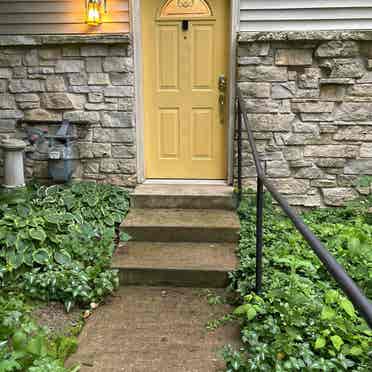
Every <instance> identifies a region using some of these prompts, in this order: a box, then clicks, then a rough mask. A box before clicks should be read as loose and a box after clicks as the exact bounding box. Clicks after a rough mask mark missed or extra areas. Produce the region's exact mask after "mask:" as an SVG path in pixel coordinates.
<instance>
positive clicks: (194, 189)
mask: <svg viewBox="0 0 372 372" xmlns="http://www.w3.org/2000/svg"><path fill="white" fill-rule="evenodd" d="M131 204H132V206H133V207H134V208H152V209H166V208H175V209H228V210H232V209H234V208H235V201H234V197H233V188H232V187H231V186H227V185H151V184H148V185H146V184H145V185H139V186H137V187H136V189H135V191H134V193H133V194H132V195H131Z"/></svg>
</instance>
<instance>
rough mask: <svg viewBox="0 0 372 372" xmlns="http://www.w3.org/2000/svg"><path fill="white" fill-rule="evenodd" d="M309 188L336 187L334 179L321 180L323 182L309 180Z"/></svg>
mask: <svg viewBox="0 0 372 372" xmlns="http://www.w3.org/2000/svg"><path fill="white" fill-rule="evenodd" d="M310 186H311V187H320V188H323V187H337V181H336V180H335V179H332V180H328V179H323V180H311V181H310Z"/></svg>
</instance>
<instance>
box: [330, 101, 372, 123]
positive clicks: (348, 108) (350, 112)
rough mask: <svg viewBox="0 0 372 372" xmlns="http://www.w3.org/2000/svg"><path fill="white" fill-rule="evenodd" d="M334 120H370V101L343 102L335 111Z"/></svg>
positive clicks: (371, 116) (371, 109) (371, 111)
mask: <svg viewBox="0 0 372 372" xmlns="http://www.w3.org/2000/svg"><path fill="white" fill-rule="evenodd" d="M335 119H336V120H340V121H346V122H354V121H372V102H344V103H343V104H342V105H340V106H339V107H338V109H337V111H336V115H335Z"/></svg>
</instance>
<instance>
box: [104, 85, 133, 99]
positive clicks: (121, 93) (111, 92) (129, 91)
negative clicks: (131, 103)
mask: <svg viewBox="0 0 372 372" xmlns="http://www.w3.org/2000/svg"><path fill="white" fill-rule="evenodd" d="M133 93H134V92H133V87H132V86H127V87H118V86H116V87H114V86H112V87H111V86H110V87H107V88H105V90H104V95H105V97H132V96H133Z"/></svg>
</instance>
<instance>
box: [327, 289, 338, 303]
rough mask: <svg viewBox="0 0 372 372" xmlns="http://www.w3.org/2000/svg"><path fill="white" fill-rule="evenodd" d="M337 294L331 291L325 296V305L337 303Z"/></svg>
mask: <svg viewBox="0 0 372 372" xmlns="http://www.w3.org/2000/svg"><path fill="white" fill-rule="evenodd" d="M338 297H339V294H338V292H337V291H336V290H334V289H331V290H330V291H328V292H327V293H326V294H325V301H326V303H327V304H334V303H336V302H337V300H338Z"/></svg>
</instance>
